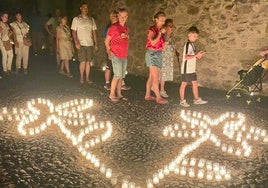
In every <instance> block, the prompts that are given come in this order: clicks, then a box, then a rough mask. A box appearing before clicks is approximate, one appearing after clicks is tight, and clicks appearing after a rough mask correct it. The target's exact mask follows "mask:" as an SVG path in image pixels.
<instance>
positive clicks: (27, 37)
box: [16, 22, 32, 46]
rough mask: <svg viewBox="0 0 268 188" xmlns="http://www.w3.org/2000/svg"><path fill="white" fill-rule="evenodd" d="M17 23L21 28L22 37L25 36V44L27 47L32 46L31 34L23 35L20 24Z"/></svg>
mask: <svg viewBox="0 0 268 188" xmlns="http://www.w3.org/2000/svg"><path fill="white" fill-rule="evenodd" d="M16 23H17V25H18V27H19V28H20V32H21V35H22V36H23V44H24V45H25V46H32V41H31V39H30V37H29V34H28V33H27V34H25V35H23V33H22V30H21V27H20V25H19V24H18V22H16Z"/></svg>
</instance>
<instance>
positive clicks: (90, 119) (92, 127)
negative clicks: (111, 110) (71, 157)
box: [0, 98, 117, 184]
mask: <svg viewBox="0 0 268 188" xmlns="http://www.w3.org/2000/svg"><path fill="white" fill-rule="evenodd" d="M36 105H46V106H47V107H48V109H49V113H50V114H48V116H47V118H46V120H45V122H42V123H41V124H40V125H39V126H36V127H34V128H28V129H25V126H26V125H28V124H32V123H33V122H34V121H36V120H38V119H39V116H40V115H41V111H40V110H39V109H38V108H37V107H35V106H36ZM74 106H75V107H74ZM92 106H93V101H92V100H90V99H81V100H78V99H75V100H72V101H70V102H66V103H63V104H60V105H58V106H56V107H55V106H54V105H53V103H52V102H51V101H50V100H46V99H42V98H38V99H32V100H30V101H29V102H28V103H27V108H26V109H17V108H13V110H12V111H11V112H8V109H7V108H6V107H5V108H3V110H2V113H0V114H1V115H0V120H3V119H4V118H5V117H7V119H8V120H10V121H12V120H13V117H12V116H15V120H17V121H19V123H18V132H19V133H20V134H22V135H24V136H26V135H31V136H34V135H35V134H39V133H41V132H42V131H44V130H45V129H46V128H47V127H48V126H50V125H51V124H52V123H55V124H56V125H58V126H59V128H60V130H61V132H62V133H63V134H65V136H66V137H67V138H68V139H70V140H72V144H73V146H76V147H77V148H78V151H79V152H80V153H81V154H82V155H83V156H84V157H85V158H86V160H88V161H90V162H91V163H92V164H93V165H94V167H96V168H98V169H99V171H100V172H101V173H103V174H105V177H106V178H109V179H111V181H112V183H113V184H116V183H117V178H116V177H113V171H112V169H111V168H109V167H107V166H106V165H105V164H104V163H101V162H100V159H99V158H97V156H96V155H94V154H93V153H91V152H90V150H89V148H90V147H94V146H96V145H97V144H99V143H101V142H105V141H106V140H107V139H108V138H109V137H110V136H111V135H112V124H111V123H110V122H109V121H108V122H106V123H104V122H100V123H96V122H95V117H94V116H91V115H90V114H86V116H85V117H84V115H83V114H82V113H81V111H83V110H86V109H89V108H90V107H92ZM69 108H71V110H69ZM76 118H79V120H77V119H76ZM66 123H67V124H68V125H71V124H72V125H75V126H77V125H81V126H84V125H86V123H87V125H88V126H86V127H85V128H83V129H81V130H80V131H79V134H78V136H77V135H75V134H73V133H72V131H71V130H70V129H68V128H67V127H66V126H65V125H66ZM102 129H106V131H105V132H104V133H103V134H101V135H100V136H96V137H95V138H92V139H90V140H89V141H85V142H83V139H84V137H85V136H86V135H88V134H90V133H92V132H94V131H100V130H102Z"/></svg>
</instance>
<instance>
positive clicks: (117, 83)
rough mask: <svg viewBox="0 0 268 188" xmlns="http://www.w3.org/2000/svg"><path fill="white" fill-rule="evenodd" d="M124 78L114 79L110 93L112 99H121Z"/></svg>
mask: <svg viewBox="0 0 268 188" xmlns="http://www.w3.org/2000/svg"><path fill="white" fill-rule="evenodd" d="M122 81H123V79H122V78H113V79H112V83H111V91H110V96H109V97H110V99H112V100H113V99H117V98H121V97H123V96H122V93H121V87H122ZM115 92H116V93H117V96H116V94H115Z"/></svg>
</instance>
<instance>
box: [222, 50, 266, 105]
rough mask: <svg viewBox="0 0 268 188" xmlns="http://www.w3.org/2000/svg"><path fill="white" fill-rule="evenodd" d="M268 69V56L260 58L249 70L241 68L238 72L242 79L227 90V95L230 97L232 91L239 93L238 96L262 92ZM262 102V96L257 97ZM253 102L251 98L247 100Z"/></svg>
mask: <svg viewBox="0 0 268 188" xmlns="http://www.w3.org/2000/svg"><path fill="white" fill-rule="evenodd" d="M267 69H268V56H267V55H266V56H265V57H264V58H261V59H260V60H258V61H257V62H256V63H254V65H253V66H252V67H251V68H250V69H249V70H248V71H246V70H240V71H238V74H239V76H240V80H239V81H238V82H237V83H236V84H235V85H234V86H233V87H232V88H231V89H230V90H229V91H228V92H227V94H226V97H227V99H229V98H230V97H231V93H232V92H236V93H237V95H236V96H237V97H241V93H243V94H246V95H248V96H251V97H252V96H254V95H259V94H260V93H261V92H262V81H263V78H264V77H265V74H266V73H267ZM257 100H258V101H259V102H260V98H258V99H257ZM247 103H248V104H249V103H251V100H247Z"/></svg>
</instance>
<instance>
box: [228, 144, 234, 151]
mask: <svg viewBox="0 0 268 188" xmlns="http://www.w3.org/2000/svg"><path fill="white" fill-rule="evenodd" d="M233 151H234V148H233V146H231V145H229V146H228V149H227V152H228V153H233Z"/></svg>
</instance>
